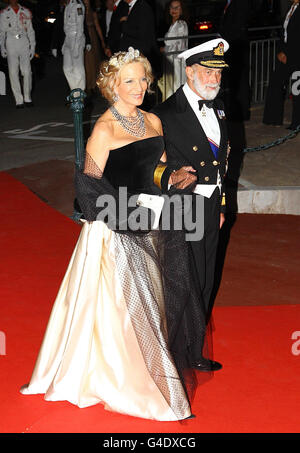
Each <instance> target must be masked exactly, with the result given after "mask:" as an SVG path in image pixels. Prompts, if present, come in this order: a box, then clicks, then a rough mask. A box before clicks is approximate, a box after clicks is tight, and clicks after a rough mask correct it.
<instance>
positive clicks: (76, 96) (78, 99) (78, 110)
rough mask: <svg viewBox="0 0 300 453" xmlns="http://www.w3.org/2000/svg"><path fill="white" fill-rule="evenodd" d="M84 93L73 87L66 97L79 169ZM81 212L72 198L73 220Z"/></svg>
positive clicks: (80, 165) (81, 157) (81, 161)
mask: <svg viewBox="0 0 300 453" xmlns="http://www.w3.org/2000/svg"><path fill="white" fill-rule="evenodd" d="M85 98H86V94H85V92H84V91H83V90H81V89H80V88H75V89H74V90H72V91H71V93H70V94H69V96H68V97H67V100H68V102H70V108H71V110H72V112H73V120H74V133H75V166H76V169H78V170H81V169H82V168H83V162H84V140H83V128H82V111H83V109H84V99H85ZM81 216H82V213H81V212H80V211H79V206H78V203H77V201H76V199H75V200H74V212H73V215H72V219H73V220H77V221H78V220H79V219H80V218H81Z"/></svg>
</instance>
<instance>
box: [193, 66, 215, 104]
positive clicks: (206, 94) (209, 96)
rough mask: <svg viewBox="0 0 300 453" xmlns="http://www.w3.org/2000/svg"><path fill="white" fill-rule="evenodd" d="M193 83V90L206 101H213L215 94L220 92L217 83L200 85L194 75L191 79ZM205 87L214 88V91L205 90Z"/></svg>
mask: <svg viewBox="0 0 300 453" xmlns="http://www.w3.org/2000/svg"><path fill="white" fill-rule="evenodd" d="M193 83H194V87H195V90H196V91H197V92H198V94H199V95H200V96H201V97H202V98H203V99H206V100H208V101H211V100H212V99H215V97H216V96H217V94H218V93H219V91H220V85H219V84H218V83H214V84H211V83H208V84H207V85H204V86H203V85H202V84H201V83H200V81H199V79H198V77H197V75H196V74H195V73H194V78H193ZM206 86H210V87H215V90H212V89H210V88H206Z"/></svg>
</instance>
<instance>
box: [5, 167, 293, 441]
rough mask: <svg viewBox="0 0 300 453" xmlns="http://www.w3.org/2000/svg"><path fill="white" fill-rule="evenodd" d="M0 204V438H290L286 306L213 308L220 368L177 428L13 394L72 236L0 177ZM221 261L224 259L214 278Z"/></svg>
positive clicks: (29, 365) (67, 225) (70, 227)
mask: <svg viewBox="0 0 300 453" xmlns="http://www.w3.org/2000/svg"><path fill="white" fill-rule="evenodd" d="M0 199H1V207H2V218H1V224H2V225H1V230H0V247H1V261H0V275H1V287H0V297H1V306H0V331H1V332H3V333H4V334H5V344H3V335H2V336H0V339H1V338H2V344H0V354H2V355H0V369H1V374H0V432H6V433H12V432H15V433H21V432H25V433H26V432H28V433H40V432H44V433H53V432H56V433H58V432H65V433H68V432H69V433H74V432H78V433H79V432H94V433H97V432H98V433H103V432H107V433H138V432H142V433H201V432H208V433H209V432H211V433H217V432H226V433H231V432H241V433H247V432H299V413H300V398H299V390H300V383H299V371H300V355H294V354H293V353H292V345H293V343H295V341H296V340H295V339H294V340H292V339H291V336H292V333H293V332H295V331H300V305H296V304H290V305H268V306H225V307H221V306H217V307H216V308H215V311H214V324H215V331H214V355H215V358H216V360H220V361H221V362H222V363H223V365H224V368H223V370H221V371H219V372H217V373H215V375H214V376H213V377H212V378H211V379H208V380H207V381H206V383H204V384H203V385H202V386H200V387H199V389H198V392H197V395H196V397H195V401H194V403H193V412H194V414H195V415H196V418H195V419H193V420H190V421H186V422H184V423H178V422H166V423H162V422H152V421H147V420H142V419H137V418H133V417H127V416H124V415H119V414H116V413H110V412H107V411H105V410H104V409H103V407H102V406H101V405H100V404H99V405H96V406H93V407H90V408H86V409H79V408H77V407H75V406H73V405H71V404H70V403H66V402H56V403H53V402H46V401H44V399H43V396H42V395H36V396H24V395H21V394H20V393H19V388H20V387H21V385H23V384H25V383H26V382H28V379H29V378H30V375H31V372H32V369H33V366H34V363H35V359H36V356H37V353H38V350H39V347H40V343H41V340H42V338H43V334H44V331H45V327H46V324H47V320H48V317H49V314H50V310H51V307H52V303H53V301H54V298H55V296H56V292H57V290H58V288H59V285H60V281H61V279H62V277H63V274H64V272H65V269H66V266H67V264H68V260H69V258H70V255H71V252H72V250H73V247H74V245H75V242H76V240H77V237H78V233H79V230H80V227H79V226H78V225H76V224H75V223H74V222H72V221H71V220H69V219H67V218H66V217H64V216H63V215H61V214H59V213H57V212H56V211H55V210H54V209H52V208H50V207H49V206H47V205H46V204H45V203H43V202H42V201H40V200H39V199H38V198H37V197H36V196H35V195H34V194H33V193H31V192H30V191H29V190H28V189H27V188H26V187H25V186H23V185H22V184H21V183H19V182H18V181H16V180H15V179H13V178H12V177H11V176H9V175H7V174H5V173H1V174H0ZM247 240H248V237H245V241H247ZM231 241H234V230H233V233H232V238H231ZM244 245H245V244H240V246H241V247H242V248H243V247H244ZM271 251H272V250H270V253H271ZM227 262H228V263H229V264H228V265H230V257H228V258H227V261H226V263H225V269H224V273H226V272H227V270H226V265H227ZM246 264H247V263H246V262H245V266H246ZM250 265H251V266H252V263H250ZM247 272H248V269H247V268H246V269H244V273H245V275H246V274H247ZM251 272H254V271H253V269H251ZM259 272H260V271H259ZM255 278H256V277H255V274H254V275H253V281H254V283H253V285H255ZM257 278H259V279H260V278H261V275H258V276H257ZM238 285H242V282H241V281H239V282H238ZM254 289H255V288H254ZM232 294H233V296H232V297H235V296H234V294H235V288H234V286H232ZM270 297H271V296H270ZM234 303H235V301H234V300H233V305H234ZM275 303H276V302H275ZM4 346H5V348H4ZM4 349H5V351H4ZM298 349H299V352H300V346H299V347H298ZM293 351H294V352H297V348H296V347H294V350H293ZM4 352H5V353H6V354H5V355H4V354H3V353H4Z"/></svg>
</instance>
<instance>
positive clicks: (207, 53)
mask: <svg viewBox="0 0 300 453" xmlns="http://www.w3.org/2000/svg"><path fill="white" fill-rule="evenodd" d="M228 49H229V44H228V42H227V41H225V39H222V38H217V39H211V40H210V41H206V42H204V43H203V44H199V45H198V46H195V47H193V48H192V49H188V50H185V51H184V52H181V53H180V54H179V55H178V58H183V59H184V60H185V63H186V65H187V66H192V65H193V64H195V63H198V64H200V65H201V66H205V67H206V68H226V67H228V64H226V62H225V60H224V54H225V52H227V50H228Z"/></svg>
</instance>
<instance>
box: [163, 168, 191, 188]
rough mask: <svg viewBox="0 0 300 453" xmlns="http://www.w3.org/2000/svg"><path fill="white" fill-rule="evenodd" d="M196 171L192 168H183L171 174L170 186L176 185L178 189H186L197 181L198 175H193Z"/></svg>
mask: <svg viewBox="0 0 300 453" xmlns="http://www.w3.org/2000/svg"><path fill="white" fill-rule="evenodd" d="M195 171H196V170H195V169H194V168H193V167H190V166H186V167H181V168H180V169H179V170H176V171H174V172H173V173H172V174H171V176H170V178H169V184H171V185H176V187H177V188H178V189H185V188H186V187H188V186H190V185H191V184H193V183H195V182H196V181H197V177H196V175H193V174H192V173H191V172H193V173H194V172H195Z"/></svg>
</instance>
